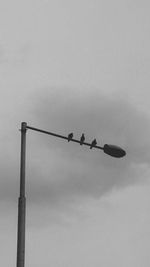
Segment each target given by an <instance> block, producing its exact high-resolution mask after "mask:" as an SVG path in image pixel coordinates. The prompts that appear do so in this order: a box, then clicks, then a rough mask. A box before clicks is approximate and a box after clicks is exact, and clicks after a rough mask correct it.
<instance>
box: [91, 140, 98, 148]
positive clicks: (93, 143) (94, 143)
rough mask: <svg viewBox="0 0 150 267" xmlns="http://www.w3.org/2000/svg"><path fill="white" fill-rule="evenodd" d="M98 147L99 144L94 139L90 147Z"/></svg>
mask: <svg viewBox="0 0 150 267" xmlns="http://www.w3.org/2000/svg"><path fill="white" fill-rule="evenodd" d="M96 145H97V142H96V139H94V140H93V141H92V143H91V146H90V149H92V147H93V146H96Z"/></svg>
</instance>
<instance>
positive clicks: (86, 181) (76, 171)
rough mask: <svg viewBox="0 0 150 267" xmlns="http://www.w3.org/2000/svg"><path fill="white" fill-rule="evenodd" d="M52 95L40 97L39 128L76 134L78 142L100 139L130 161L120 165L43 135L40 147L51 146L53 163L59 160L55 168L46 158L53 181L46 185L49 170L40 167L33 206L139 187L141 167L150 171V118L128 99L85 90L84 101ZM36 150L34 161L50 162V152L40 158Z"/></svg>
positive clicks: (63, 94)
mask: <svg viewBox="0 0 150 267" xmlns="http://www.w3.org/2000/svg"><path fill="white" fill-rule="evenodd" d="M50 91H51V92H53V93H47V94H45V95H41V94H40V101H39V105H38V104H37V106H35V110H34V112H35V118H36V123H37V126H38V125H39V126H40V127H42V128H44V129H47V130H50V131H54V132H55V131H56V132H57V133H62V134H66V135H67V134H68V133H69V132H70V131H72V132H74V135H75V136H76V138H80V136H81V133H82V132H84V133H85V136H86V138H87V141H89V142H90V141H91V140H92V138H96V139H97V140H98V143H99V144H100V145H103V144H104V143H113V144H116V145H120V146H123V148H124V149H125V150H127V156H126V157H125V158H123V159H120V160H118V159H114V158H111V157H108V156H107V155H105V154H103V153H102V152H100V151H97V150H92V151H90V150H89V149H87V148H83V147H80V146H78V145H75V144H70V143H69V144H68V143H65V142H64V141H62V140H56V139H55V138H54V139H53V137H49V136H48V137H46V138H45V137H43V136H42V135H40V136H38V137H36V138H37V139H38V142H39V143H40V146H43V145H44V146H45V149H46V151H48V153H49V158H50V159H51V158H53V165H51V163H50V165H49V163H48V158H47V154H46V156H45V162H47V166H46V165H45V166H46V169H47V171H46V173H47V174H46V176H47V179H46V182H45V183H43V181H42V177H43V175H44V171H45V170H43V171H41V167H40V166H38V167H37V169H38V171H36V173H37V174H36V175H35V176H36V177H38V182H37V183H36V185H35V186H34V185H31V188H32V189H31V188H30V190H31V191H32V190H33V191H34V193H33V194H31V195H32V197H31V198H32V201H35V203H37V202H39V201H42V202H43V201H44V202H47V201H50V202H51V203H57V204H58V203H61V202H62V201H71V199H72V201H73V199H74V198H82V197H101V196H102V195H103V194H106V193H108V192H110V191H111V190H112V189H113V188H114V187H124V186H127V185H129V184H132V183H135V182H136V181H137V182H138V181H139V178H140V177H138V174H137V173H138V172H137V171H136V170H138V168H140V165H141V164H147V166H149V163H150V162H149V158H150V157H149V156H150V152H149V148H150V145H149V134H150V127H149V116H148V115H147V114H144V113H143V112H142V111H141V110H138V109H137V108H136V107H135V106H134V105H133V104H132V103H130V101H129V100H128V99H122V98H120V97H118V98H115V97H114V98H113V97H112V98H108V97H105V96H104V95H102V94H99V95H96V96H94V93H93V94H92V93H91V94H86V93H85V95H84V90H83V93H82V94H80V95H78V94H76V93H75V91H71V90H70V91H69V90H60V91H57V92H56V94H55V93H54V92H55V90H54V89H53V90H50ZM72 92H74V93H73V94H72ZM53 94H54V95H53ZM145 130H146V131H145ZM33 150H34V151H36V152H35V153H34V155H33V157H39V158H40V157H44V156H43V155H44V149H43V150H42V151H43V152H42V153H43V155H42V156H40V155H39V153H40V149H38V153H37V149H33ZM39 162H40V160H39ZM49 166H50V167H49ZM32 173H34V169H33V170H32ZM40 173H41V174H40ZM139 175H140V174H139ZM51 176H52V177H53V178H51ZM40 196H41V197H40Z"/></svg>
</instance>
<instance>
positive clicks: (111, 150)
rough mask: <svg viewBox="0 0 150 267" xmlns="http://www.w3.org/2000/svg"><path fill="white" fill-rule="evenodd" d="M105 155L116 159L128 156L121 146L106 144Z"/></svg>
mask: <svg viewBox="0 0 150 267" xmlns="http://www.w3.org/2000/svg"><path fill="white" fill-rule="evenodd" d="M103 150H104V153H105V154H108V155H110V156H112V157H115V158H122V157H124V156H125V155H126V152H125V150H123V149H122V148H121V147H119V146H114V145H108V144H105V145H104V147H103Z"/></svg>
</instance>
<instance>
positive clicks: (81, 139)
mask: <svg viewBox="0 0 150 267" xmlns="http://www.w3.org/2000/svg"><path fill="white" fill-rule="evenodd" d="M84 140H85V136H84V134H82V135H81V138H80V145H83V143H84Z"/></svg>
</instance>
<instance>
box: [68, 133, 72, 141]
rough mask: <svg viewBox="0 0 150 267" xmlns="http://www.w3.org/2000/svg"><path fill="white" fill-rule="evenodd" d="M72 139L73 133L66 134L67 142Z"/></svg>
mask: <svg viewBox="0 0 150 267" xmlns="http://www.w3.org/2000/svg"><path fill="white" fill-rule="evenodd" d="M72 138H73V133H70V134H68V142H69V141H70V140H71V139H72Z"/></svg>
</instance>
